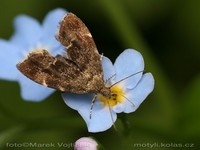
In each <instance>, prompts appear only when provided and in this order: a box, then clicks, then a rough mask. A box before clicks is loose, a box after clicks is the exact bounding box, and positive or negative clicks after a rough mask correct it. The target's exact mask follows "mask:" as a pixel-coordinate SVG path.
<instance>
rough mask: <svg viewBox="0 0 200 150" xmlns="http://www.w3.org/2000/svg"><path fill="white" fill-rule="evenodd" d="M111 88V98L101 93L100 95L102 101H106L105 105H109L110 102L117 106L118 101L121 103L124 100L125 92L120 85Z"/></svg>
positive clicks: (111, 104)
mask: <svg viewBox="0 0 200 150" xmlns="http://www.w3.org/2000/svg"><path fill="white" fill-rule="evenodd" d="M110 90H111V93H112V95H111V97H110V98H106V97H104V96H103V95H100V97H99V99H100V101H101V102H103V103H104V106H107V105H108V104H109V105H110V106H115V105H117V103H121V102H122V101H123V98H124V97H123V95H124V92H123V90H122V89H121V88H120V87H119V86H113V87H111V89H110Z"/></svg>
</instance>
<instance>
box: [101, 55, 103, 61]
mask: <svg viewBox="0 0 200 150" xmlns="http://www.w3.org/2000/svg"><path fill="white" fill-rule="evenodd" d="M102 59H103V53H102V54H101V56H100V60H101V61H102Z"/></svg>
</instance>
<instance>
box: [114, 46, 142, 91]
mask: <svg viewBox="0 0 200 150" xmlns="http://www.w3.org/2000/svg"><path fill="white" fill-rule="evenodd" d="M114 67H115V70H116V78H115V82H117V81H120V80H122V79H124V78H126V77H128V76H130V75H133V76H132V77H130V78H128V79H125V80H124V81H123V82H125V83H126V87H127V88H134V87H135V86H136V84H137V83H138V82H139V80H140V79H141V77H142V72H141V73H138V72H140V71H143V70H144V60H143V57H142V55H141V54H140V53H139V52H137V51H135V50H133V49H127V50H125V51H124V52H122V53H121V54H120V55H119V56H118V58H117V59H116V61H115V63H114ZM135 73H137V74H135ZM134 74H135V75H134Z"/></svg>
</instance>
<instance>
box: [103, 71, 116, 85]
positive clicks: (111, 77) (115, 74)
mask: <svg viewBox="0 0 200 150" xmlns="http://www.w3.org/2000/svg"><path fill="white" fill-rule="evenodd" d="M114 76H116V73H115V74H113V75H112V76H110V77H109V78H108V79H106V81H105V83H108V81H109V80H111V79H112V78H113V77H114Z"/></svg>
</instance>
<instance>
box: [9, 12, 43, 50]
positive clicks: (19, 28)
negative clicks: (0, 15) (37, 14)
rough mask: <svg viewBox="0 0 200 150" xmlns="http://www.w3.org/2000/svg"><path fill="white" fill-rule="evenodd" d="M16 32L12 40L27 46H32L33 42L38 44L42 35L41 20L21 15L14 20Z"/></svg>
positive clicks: (19, 44) (23, 46)
mask: <svg viewBox="0 0 200 150" xmlns="http://www.w3.org/2000/svg"><path fill="white" fill-rule="evenodd" d="M14 27H15V34H14V35H13V36H12V38H11V40H10V42H11V43H13V44H16V45H18V46H21V47H22V48H26V49H27V51H28V50H29V48H32V45H33V43H34V44H36V43H37V41H38V40H39V39H40V37H41V35H42V31H41V26H40V24H39V22H38V21H37V20H35V19H33V18H31V17H29V16H26V15H20V16H17V17H16V18H15V20H14Z"/></svg>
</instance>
